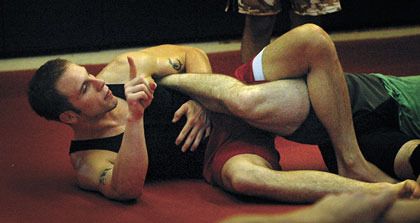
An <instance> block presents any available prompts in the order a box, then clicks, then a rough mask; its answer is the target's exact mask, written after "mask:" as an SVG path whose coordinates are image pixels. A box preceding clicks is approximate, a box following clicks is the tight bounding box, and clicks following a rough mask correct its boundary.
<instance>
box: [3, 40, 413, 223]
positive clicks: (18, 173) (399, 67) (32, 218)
mask: <svg viewBox="0 0 420 223" xmlns="http://www.w3.org/2000/svg"><path fill="white" fill-rule="evenodd" d="M337 49H338V51H339V52H340V57H341V59H342V62H343V66H344V69H345V70H346V71H351V72H370V71H380V72H383V73H389V74H416V73H417V74H418V73H420V58H419V57H420V55H419V54H418V52H420V36H415V37H406V38H399V39H389V40H372V41H356V42H343V43H338V44H337ZM210 59H211V61H212V64H213V67H214V70H215V72H220V73H229V72H232V71H233V69H234V67H236V66H237V65H239V64H240V59H239V53H238V52H225V53H217V54H211V55H210ZM101 67H103V65H88V69H89V70H90V71H91V72H92V73H97V71H98V70H100V68H101ZM32 74H33V71H16V72H1V73H0V104H1V105H2V109H1V110H0V122H1V128H0V143H1V147H0V150H1V153H0V169H1V171H0V182H1V184H0V195H1V199H0V207H1V208H0V222H4V223H6V222H7V223H8V222H62V223H67V222H69V223H70V222H113V223H115V222H183V223H184V222H194V223H195V222H217V221H219V220H220V219H223V218H225V217H227V216H230V215H233V214H240V213H282V212H287V211H290V210H294V209H296V208H300V207H302V206H299V205H289V204H283V203H272V202H267V201H259V200H253V199H247V198H241V197H237V196H233V195H231V194H228V193H225V192H223V191H221V190H220V189H218V188H215V187H212V186H209V185H207V184H206V183H204V181H201V180H182V181H170V182H160V183H154V184H148V185H146V188H145V192H144V196H143V198H142V199H141V200H140V201H137V202H134V203H128V204H127V203H119V202H113V201H109V200H107V199H105V198H103V197H102V196H100V195H98V194H96V193H88V192H85V191H82V190H80V189H78V188H77V186H76V184H75V179H74V174H73V172H72V167H71V165H70V162H69V158H68V155H67V152H68V146H69V140H70V139H71V131H70V129H69V128H67V127H65V126H62V125H59V124H57V123H54V122H47V121H45V120H44V119H41V118H39V117H37V116H36V115H35V114H34V113H33V112H32V111H31V109H30V107H29V105H28V103H27V99H26V95H25V90H26V86H27V83H28V81H29V79H30V77H31V75H32ZM277 147H278V149H279V150H280V151H281V154H282V160H281V164H282V166H283V168H284V169H296V168H309V169H321V170H324V169H325V166H324V164H323V161H322V159H321V157H320V155H319V152H318V151H317V148H316V147H314V146H305V145H301V144H296V143H291V142H287V141H284V140H282V139H278V140H277Z"/></svg>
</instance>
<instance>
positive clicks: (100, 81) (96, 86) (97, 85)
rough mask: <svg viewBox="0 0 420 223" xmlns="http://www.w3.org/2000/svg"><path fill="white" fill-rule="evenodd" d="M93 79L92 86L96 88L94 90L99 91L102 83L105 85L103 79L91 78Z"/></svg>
mask: <svg viewBox="0 0 420 223" xmlns="http://www.w3.org/2000/svg"><path fill="white" fill-rule="evenodd" d="M92 81H93V84H94V86H95V88H96V90H97V91H100V90H102V88H103V87H104V85H105V81H103V80H100V79H96V78H95V79H93V80H92Z"/></svg>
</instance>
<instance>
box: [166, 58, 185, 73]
mask: <svg viewBox="0 0 420 223" xmlns="http://www.w3.org/2000/svg"><path fill="white" fill-rule="evenodd" d="M169 64H170V65H171V66H172V68H174V69H175V70H176V71H181V70H182V69H183V67H184V65H183V64H182V63H181V61H180V60H179V59H171V58H169Z"/></svg>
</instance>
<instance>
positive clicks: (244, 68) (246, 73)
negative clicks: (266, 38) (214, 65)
mask: <svg viewBox="0 0 420 223" xmlns="http://www.w3.org/2000/svg"><path fill="white" fill-rule="evenodd" d="M232 76H233V77H234V78H236V79H238V80H240V81H243V82H245V83H254V82H256V81H255V79H254V73H253V71H252V60H250V61H249V62H248V63H245V64H242V65H241V66H239V67H238V68H236V69H235V71H234V72H233V75H232Z"/></svg>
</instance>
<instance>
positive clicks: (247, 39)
mask: <svg viewBox="0 0 420 223" xmlns="http://www.w3.org/2000/svg"><path fill="white" fill-rule="evenodd" d="M237 1H238V12H239V13H241V14H244V15H245V25H244V30H243V33H242V41H241V59H242V62H243V63H246V62H248V61H249V60H251V59H252V58H254V57H255V55H257V53H258V52H260V51H261V50H262V49H263V48H264V47H265V46H267V45H268V44H269V43H270V41H271V35H272V33H273V28H274V25H275V23H276V18H277V15H278V13H279V12H280V2H279V0H237Z"/></svg>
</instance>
